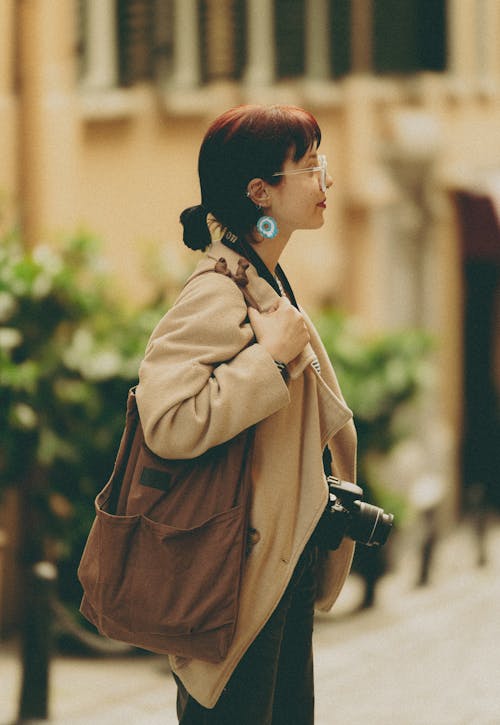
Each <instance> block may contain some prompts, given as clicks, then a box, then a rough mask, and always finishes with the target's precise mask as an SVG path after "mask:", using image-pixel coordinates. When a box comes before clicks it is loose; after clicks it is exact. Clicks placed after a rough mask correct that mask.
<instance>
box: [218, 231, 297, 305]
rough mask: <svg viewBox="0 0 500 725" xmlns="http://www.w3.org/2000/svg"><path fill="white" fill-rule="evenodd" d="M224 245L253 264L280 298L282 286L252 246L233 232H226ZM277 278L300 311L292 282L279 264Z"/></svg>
mask: <svg viewBox="0 0 500 725" xmlns="http://www.w3.org/2000/svg"><path fill="white" fill-rule="evenodd" d="M221 241H222V244H224V245H225V246H226V247H228V248H229V249H232V250H234V251H235V252H237V253H238V254H241V256H242V257H245V258H246V259H247V260H248V261H249V262H250V264H252V265H253V266H254V267H255V269H256V270H257V274H258V275H259V277H262V279H265V280H266V282H268V284H270V285H271V287H272V288H273V290H274V291H275V292H276V294H278V295H279V296H280V297H281V295H282V292H281V290H280V286H279V284H278V282H277V280H276V279H275V277H274V275H273V274H272V273H271V271H270V270H269V269H268V267H266V265H265V264H264V262H263V261H262V259H261V258H260V257H259V255H258V253H257V252H256V251H255V249H254V248H253V247H252V245H251V244H249V243H248V242H247V241H245V240H244V239H240V238H239V237H237V236H236V234H233V233H232V232H230V231H228V230H226V232H225V233H224V236H223V237H222V240H221ZM276 277H277V278H278V279H279V281H280V283H281V285H282V287H283V289H284V290H285V294H286V296H287V297H288V299H289V300H290V302H291V303H292V305H293V306H294V307H296V308H297V309H299V306H298V304H297V300H296V299H295V295H294V293H293V290H292V287H291V285H290V282H289V281H288V279H287V276H286V274H285V272H284V270H283V268H282V267H281V266H280V265H279V264H278V265H276Z"/></svg>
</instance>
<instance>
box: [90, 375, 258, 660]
mask: <svg viewBox="0 0 500 725" xmlns="http://www.w3.org/2000/svg"><path fill="white" fill-rule="evenodd" d="M253 432H254V429H253V428H250V429H248V430H247V431H244V432H243V433H241V434H240V435H238V436H237V437H236V438H234V439H232V440H231V441H228V442H227V443H224V444H222V445H220V446H217V447H215V448H212V449H210V450H209V451H207V452H206V453H205V454H203V455H202V456H200V457H198V458H194V459H189V460H167V459H163V458H159V457H158V456H156V455H155V454H154V453H153V452H152V451H150V450H149V449H148V447H147V446H146V444H145V442H144V436H143V433H142V427H141V424H140V420H139V414H138V410H137V404H136V399H135V389H131V390H130V392H129V396H128V401H127V414H126V425H125V430H124V433H123V436H122V440H121V443H120V448H119V451H118V456H117V459H116V463H115V467H114V469H113V473H112V475H111V478H110V480H109V481H108V483H107V484H106V486H105V487H104V489H103V490H102V491H101V492H100V493H99V494H98V496H97V498H96V500H95V510H96V517H95V520H94V523H93V526H92V529H91V531H90V534H89V537H88V540H87V544H86V546H85V550H84V552H83V556H82V559H81V562H80V566H79V569H78V576H79V579H80V582H81V584H82V586H83V590H84V596H83V600H82V604H81V612H82V613H83V615H84V616H85V617H86V618H87V619H88V620H89V621H90V622H92V623H93V624H94V625H95V626H96V627H97V629H98V630H99V631H100V632H101V633H102V634H104V635H106V636H108V637H111V638H113V639H117V640H120V641H124V642H127V643H129V644H132V645H135V646H138V647H143V648H145V649H148V650H151V651H153V652H159V653H167V654H175V655H179V656H183V657H194V658H196V659H203V660H207V661H209V662H219V661H221V660H222V659H223V658H224V657H225V655H226V654H227V650H228V648H229V645H230V644H231V641H232V637H233V634H234V629H235V625H236V618H237V613H238V596H239V590H240V582H241V576H242V570H243V566H244V560H245V551H246V545H247V528H248V513H249V507H250V488H251V481H250V476H249V470H248V469H249V466H247V465H246V464H247V461H249V460H250V458H251V449H252V441H253Z"/></svg>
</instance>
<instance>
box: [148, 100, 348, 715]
mask: <svg viewBox="0 0 500 725" xmlns="http://www.w3.org/2000/svg"><path fill="white" fill-rule="evenodd" d="M320 141H321V132H320V129H319V127H318V124H317V122H316V120H315V119H314V117H313V116H312V115H311V114H309V113H308V112H306V111H304V110H302V109H299V108H296V107H291V106H257V105H252V106H241V107H238V108H235V109H231V110H229V111H227V112H226V113H224V114H222V115H221V116H220V117H219V118H217V119H216V120H215V121H214V122H213V123H212V125H211V126H210V128H209V129H208V131H207V133H206V135H205V138H204V140H203V143H202V146H201V150H200V156H199V176H200V185H201V197H202V204H201V205H199V206H196V207H191V208H190V209H187V210H185V211H184V212H183V214H182V215H181V221H182V223H183V226H184V241H185V243H186V244H187V245H188V246H189V247H190V248H192V249H201V250H206V253H205V256H204V258H203V259H202V260H201V261H200V262H199V265H198V267H197V268H196V270H195V273H194V274H193V275H192V276H191V278H190V279H189V280H188V282H187V283H186V285H185V287H184V289H183V290H182V292H181V294H180V296H179V298H178V300H177V302H176V303H175V305H174V306H173V307H172V309H171V310H169V312H168V313H167V314H166V316H165V317H164V318H163V320H162V321H161V322H160V323H159V325H158V326H157V328H156V330H155V331H154V332H153V335H152V338H151V341H150V343H149V345H148V348H147V351H146V355H145V359H144V361H143V363H142V365H141V368H140V382H139V386H138V390H137V400H138V406H139V412H140V416H141V421H142V424H143V428H144V433H145V438H146V442H147V444H148V445H149V447H150V448H151V449H152V450H153V451H154V452H155V453H157V454H158V455H160V456H162V457H165V458H190V457H194V456H198V455H199V454H201V453H203V452H204V451H205V450H207V449H209V448H211V447H212V446H215V445H217V444H220V443H222V442H223V441H226V440H229V439H230V438H232V437H233V436H235V435H236V434H237V433H239V432H240V431H242V430H244V429H246V428H248V427H249V426H251V425H254V424H256V433H255V447H254V454H253V459H252V464H251V465H252V482H253V500H252V511H251V527H252V540H251V543H252V546H251V551H250V553H249V555H248V558H247V561H246V566H245V571H244V577H243V584H242V592H241V600H240V611H239V615H238V624H237V628H236V633H235V637H234V641H233V643H232V645H231V648H230V650H229V653H228V656H227V657H226V659H225V660H224V661H223V662H222V663H220V664H209V663H206V662H201V661H198V660H182V659H180V658H176V657H172V658H171V665H172V670H173V672H174V676H175V678H176V682H177V685H178V699H177V711H178V716H179V722H180V723H183V724H189V725H194V724H201V723H217V725H225V724H226V723H227V725H229V724H231V725H234V724H235V723H238V724H239V725H244V724H246V723H248V724H249V725H250V724H251V725H271V723H272V725H277V724H281V723H283V725H284V724H285V723H286V725H293V723H296V724H297V725H309V724H310V723H313V721H314V688H313V669H312V648H311V640H312V627H313V610H314V608H315V607H318V608H321V609H323V610H329V609H330V608H331V607H332V605H333V602H334V601H335V599H336V597H337V596H338V594H339V592H340V589H341V588H342V585H343V583H344V580H345V577H346V576H347V573H348V570H349V567H350V564H351V560H352V554H353V544H352V542H351V541H350V540H348V539H344V540H343V541H342V543H341V545H340V547H339V548H338V549H337V550H336V551H330V552H327V551H324V550H323V548H322V547H321V546H319V545H318V543H317V537H316V536H315V535H314V532H315V529H316V527H317V524H318V522H319V520H320V518H321V515H322V513H323V511H324V509H325V505H326V502H327V495H328V490H327V484H326V480H325V474H324V468H323V449H324V447H325V446H327V445H328V447H329V451H330V452H331V456H332V464H331V465H332V469H333V473H334V475H337V476H339V477H340V478H343V479H346V480H351V481H352V480H353V479H354V476H355V446H356V436H355V431H354V426H353V423H352V413H351V411H350V410H349V409H348V408H347V406H346V404H345V402H344V400H343V399H342V396H341V393H340V390H339V387H338V384H337V380H336V378H335V374H334V372H333V370H332V367H331V364H330V362H329V360H328V358H327V355H326V353H325V350H324V348H323V346H322V344H321V342H320V340H319V337H318V335H317V333H316V331H315V329H314V327H313V326H312V324H311V322H310V320H309V318H308V317H307V315H306V313H305V312H304V311H303V310H302V309H301V308H299V307H298V306H297V303H296V301H295V298H294V295H293V292H292V290H291V288H290V285H289V283H288V281H287V279H286V277H285V275H284V273H283V270H282V269H281V267H280V266H279V264H278V260H279V258H280V255H281V253H282V251H283V249H284V248H285V246H286V245H287V243H288V241H289V239H290V237H291V235H292V233H293V232H294V231H295V230H296V229H310V230H313V229H318V228H320V227H321V226H322V224H323V216H324V212H325V208H326V197H327V191H328V189H329V188H330V186H331V185H332V179H331V177H330V176H329V174H328V172H327V169H326V159H325V158H324V157H322V156H319V155H318V148H319V145H320ZM242 256H244V257H245V258H246V259H247V260H248V261H249V262H250V266H249V268H248V270H247V277H248V286H247V290H248V292H249V293H250V295H251V297H252V299H253V301H254V302H255V305H256V307H257V308H258V309H254V308H250V307H248V308H247V304H246V302H245V299H244V297H243V295H242V293H241V290H240V289H239V288H238V286H237V285H235V284H234V282H233V281H232V280H231V279H230V277H229V276H227V275H223V274H214V273H210V274H202V272H206V271H211V270H213V269H214V267H215V265H216V263H217V262H218V260H219V259H220V258H221V257H223V258H224V259H225V260H226V262H227V266H228V269H229V271H231V272H232V273H233V274H236V271H237V267H238V260H239V259H240V258H241V257H242Z"/></svg>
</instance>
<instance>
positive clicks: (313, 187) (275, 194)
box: [265, 144, 333, 234]
mask: <svg viewBox="0 0 500 725" xmlns="http://www.w3.org/2000/svg"><path fill="white" fill-rule="evenodd" d="M314 166H319V160H318V149H317V146H316V144H314V145H313V146H312V147H311V148H310V149H309V150H308V151H307V152H306V154H305V155H304V156H303V157H302V158H301V159H299V161H297V162H295V161H293V160H292V159H290V158H288V159H287V160H286V161H285V163H284V164H283V168H282V169H281V172H282V174H283V175H282V177H281V181H280V183H279V184H278V185H277V186H271V187H268V192H269V197H270V201H271V203H270V206H269V207H267V208H266V209H265V212H266V214H269V215H270V216H273V217H274V218H275V219H276V221H277V223H278V229H280V231H283V232H285V233H286V234H291V233H292V232H293V231H295V230H296V229H319V227H321V226H322V225H323V222H324V219H323V215H324V212H325V209H326V192H324V191H322V189H321V173H320V172H319V171H304V173H289V172H297V171H301V170H302V169H308V168H310V167H314ZM332 183H333V181H332V178H331V176H330V175H329V174H328V173H327V175H326V187H327V189H328V188H329V187H330V186H331V185H332Z"/></svg>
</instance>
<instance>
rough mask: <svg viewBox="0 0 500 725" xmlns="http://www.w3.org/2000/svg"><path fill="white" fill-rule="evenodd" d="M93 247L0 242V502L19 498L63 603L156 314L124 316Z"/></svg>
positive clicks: (153, 310)
mask: <svg viewBox="0 0 500 725" xmlns="http://www.w3.org/2000/svg"><path fill="white" fill-rule="evenodd" d="M98 251H99V250H98V245H97V243H96V241H95V240H94V239H92V238H91V237H90V236H88V235H84V234H82V235H79V236H76V237H74V238H72V239H70V240H69V241H68V242H67V243H65V244H64V245H63V246H62V248H61V250H60V251H55V250H54V249H53V248H50V247H43V246H40V247H37V248H35V249H33V250H32V251H26V250H24V249H23V247H22V245H21V243H20V240H19V238H18V236H17V235H16V234H15V233H14V232H12V233H9V234H7V235H4V237H3V239H1V240H0V428H1V430H2V438H1V441H0V494H1V493H2V491H4V490H5V489H6V488H8V487H11V488H12V487H15V488H18V489H19V490H20V492H21V498H22V499H24V503H25V509H24V510H25V511H26V513H27V516H28V517H29V523H30V525H31V526H33V527H34V529H36V536H37V546H38V547H39V548H41V549H42V550H43V551H42V552H37V555H40V554H42V553H43V555H44V556H46V557H48V558H50V559H52V560H55V561H58V562H59V565H60V570H61V572H62V574H61V576H60V589H61V592H62V596H63V598H67V599H71V598H74V597H77V596H79V589H78V587H77V583H76V577H75V570H76V562H77V561H78V559H79V556H80V554H81V550H82V546H83V542H84V541H85V536H86V534H87V533H88V530H89V527H90V524H91V521H92V519H93V498H94V496H95V494H96V493H97V491H98V489H99V488H100V487H101V486H102V485H103V483H104V481H105V480H106V478H107V476H109V473H110V471H111V468H112V465H113V460H114V456H115V454H116V450H117V446H118V442H119V438H120V435H121V432H122V429H123V422H124V412H125V401H126V394H127V390H128V388H129V387H130V386H131V385H133V384H134V383H135V382H136V379H137V371H138V365H139V362H140V359H141V357H142V355H143V352H144V348H145V345H146V342H147V339H148V336H149V334H150V332H151V329H152V328H153V326H154V324H155V323H156V322H157V321H158V319H159V317H160V316H161V314H162V312H163V311H164V310H165V307H166V303H165V301H164V300H163V299H162V296H161V295H157V298H156V299H155V301H154V302H152V303H151V304H148V305H147V306H145V307H143V308H142V309H139V310H131V309H128V308H127V306H126V305H125V304H124V302H123V301H119V299H118V298H117V297H116V296H113V295H112V285H111V284H110V280H109V279H108V278H107V277H106V276H105V275H104V274H103V273H102V271H101V270H100V268H99V265H100V262H99V254H98ZM26 502H27V503H28V504H29V509H27V508H26ZM23 524H24V526H26V525H27V524H26V521H24V522H23ZM32 538H33V537H32ZM24 553H25V555H26V552H24ZM29 555H30V552H28V556H29Z"/></svg>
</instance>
